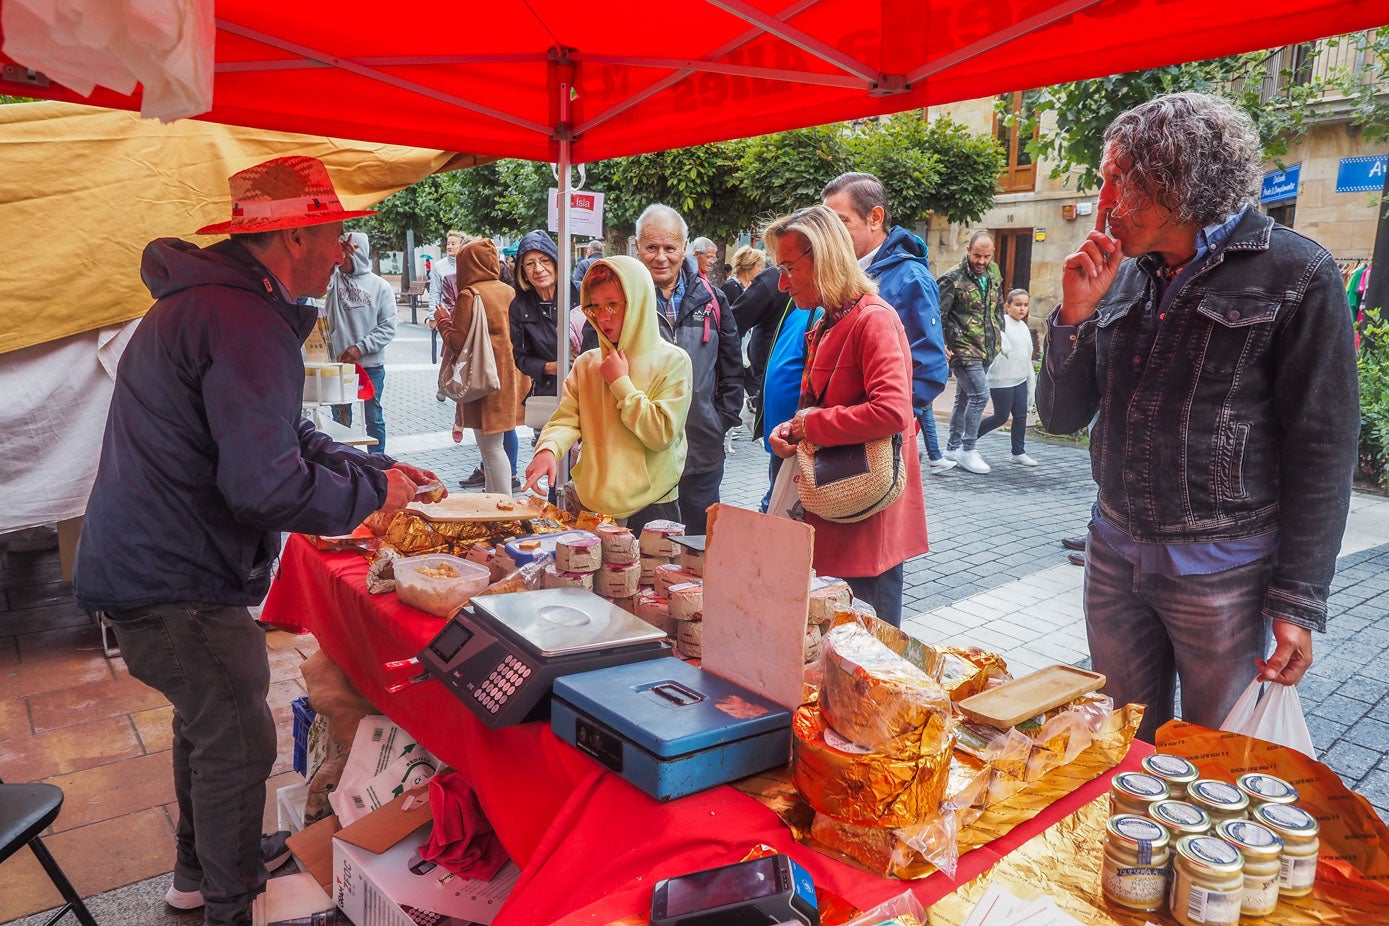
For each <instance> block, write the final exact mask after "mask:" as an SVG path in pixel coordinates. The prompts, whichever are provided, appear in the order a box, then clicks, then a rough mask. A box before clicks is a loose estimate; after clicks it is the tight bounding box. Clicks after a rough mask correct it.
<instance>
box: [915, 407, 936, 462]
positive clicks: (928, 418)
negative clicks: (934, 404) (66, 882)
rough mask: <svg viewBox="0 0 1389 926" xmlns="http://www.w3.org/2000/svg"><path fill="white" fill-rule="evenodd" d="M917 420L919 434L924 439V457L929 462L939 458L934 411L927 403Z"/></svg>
mask: <svg viewBox="0 0 1389 926" xmlns="http://www.w3.org/2000/svg"><path fill="white" fill-rule="evenodd" d="M917 420H918V421H920V422H921V436H922V437H924V438H925V439H926V459H927V460H928V461H931V462H934V461H936V460H939V459H940V458H941V452H940V437H939V436H938V435H937V434H936V413H935V411H934V410H933V409H932V408H931V406H930V405H927V406H926V408H925V409H923V410H922V412H921V414H920V417H918V418H917Z"/></svg>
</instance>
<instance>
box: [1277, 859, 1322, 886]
mask: <svg viewBox="0 0 1389 926" xmlns="http://www.w3.org/2000/svg"><path fill="white" fill-rule="evenodd" d="M1316 880H1317V857H1316V856H1315V855H1304V856H1300V857H1296V858H1295V857H1293V856H1291V855H1285V856H1283V858H1282V862H1281V864H1280V865H1279V867H1278V886H1279V887H1281V888H1282V889H1283V890H1285V891H1300V890H1302V889H1303V888H1308V887H1311V886H1312V883H1313V882H1314V881H1316Z"/></svg>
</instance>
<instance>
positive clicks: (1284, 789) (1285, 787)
mask: <svg viewBox="0 0 1389 926" xmlns="http://www.w3.org/2000/svg"><path fill="white" fill-rule="evenodd" d="M1235 787H1237V788H1239V789H1240V790H1241V791H1243V792H1244V795H1245V797H1247V798H1249V809H1250V810H1253V809H1254V808H1255V807H1258V806H1259V805H1260V804H1296V803H1297V799H1298V797H1299V795H1298V793H1297V789H1296V788H1294V787H1293V786H1292V785H1290V784H1288V783H1287V782H1286V781H1284V780H1283V779H1281V778H1275V777H1274V776H1272V775H1264V774H1262V773H1259V772H1249V773H1248V774H1245V775H1241V776H1239V777H1238V778H1236V779H1235Z"/></svg>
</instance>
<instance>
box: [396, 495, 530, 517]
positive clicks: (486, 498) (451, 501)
mask: <svg viewBox="0 0 1389 926" xmlns="http://www.w3.org/2000/svg"><path fill="white" fill-rule="evenodd" d="M502 504H510V505H512V507H511V508H503V507H500V505H502ZM543 504H544V503H543V502H542V501H541V500H540V498H539V497H538V496H535V495H524V496H518V497H516V498H512V497H511V496H510V495H507V494H505V493H502V492H460V493H458V494H456V495H455V494H452V493H450V495H449V496H448V497H447V498H445V499H442V500H440V501H437V502H433V503H426V502H411V503H410V504H408V505H406V506H405V510H406V511H413V512H415V513H416V514H418V515H420V516H421V517H424V518H427V519H428V520H430V521H514V520H516V519H518V518H531V517H535V516H536V515H537V514H539V513H540V512H541V510H542V505H543Z"/></svg>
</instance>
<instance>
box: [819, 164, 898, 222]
mask: <svg viewBox="0 0 1389 926" xmlns="http://www.w3.org/2000/svg"><path fill="white" fill-rule="evenodd" d="M836 193H845V194H848V197H849V202H850V203H851V204H852V205H853V207H854V212H855V213H856V214H857V215H858V217H859V218H860V219H867V218H868V213H870V212H872V211H873V207H875V206H882V207H883V227H884V228H891V227H892V212H891V210H889V209H888V207H887V190H885V189H883V182H882V181H881V180H879V179H878V178H877V177H875V176H873V175H872V174H864V173H857V172H851V173H847V174H840V175H839V176H838V177H835V178H834V179H833V180H831V181H830V182H829V183H827V184H825V188H824V189H823V190H821V191H820V200H821V201H822V202H823V201H824V200H827V199H829V198H830V197H831V196H833V195H835V194H836Z"/></svg>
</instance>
